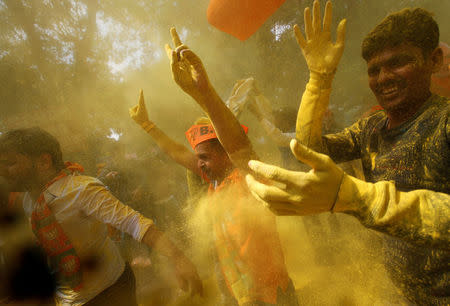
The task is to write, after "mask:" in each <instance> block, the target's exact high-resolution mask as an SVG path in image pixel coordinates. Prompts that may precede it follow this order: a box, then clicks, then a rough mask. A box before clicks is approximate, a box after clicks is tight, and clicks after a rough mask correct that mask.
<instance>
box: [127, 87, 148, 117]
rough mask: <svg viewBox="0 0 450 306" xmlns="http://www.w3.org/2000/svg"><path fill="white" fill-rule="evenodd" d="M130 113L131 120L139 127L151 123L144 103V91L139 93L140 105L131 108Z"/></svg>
mask: <svg viewBox="0 0 450 306" xmlns="http://www.w3.org/2000/svg"><path fill="white" fill-rule="evenodd" d="M129 113H130V117H131V119H133V120H134V121H135V122H136V123H137V124H139V125H142V124H144V123H146V122H149V119H148V113H147V108H146V107H145V102H144V91H143V90H142V89H141V92H140V93H139V103H138V104H137V105H135V106H133V107H132V108H130V109H129Z"/></svg>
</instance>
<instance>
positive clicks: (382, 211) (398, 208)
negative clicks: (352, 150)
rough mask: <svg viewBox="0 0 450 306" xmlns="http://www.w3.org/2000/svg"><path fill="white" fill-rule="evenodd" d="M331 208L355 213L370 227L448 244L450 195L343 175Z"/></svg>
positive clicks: (443, 245) (418, 241)
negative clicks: (397, 186)
mask: <svg viewBox="0 0 450 306" xmlns="http://www.w3.org/2000/svg"><path fill="white" fill-rule="evenodd" d="M334 211H337V212H344V213H349V214H352V215H354V216H356V217H357V218H358V219H359V220H360V221H361V223H363V224H364V225H365V226H367V227H369V228H373V229H375V230H378V231H380V232H384V233H386V234H389V235H391V236H395V237H398V238H402V239H404V240H408V241H410V242H413V243H416V244H423V245H427V246H433V247H439V248H446V249H448V248H449V247H450V222H449V221H450V195H448V194H445V193H440V192H435V191H431V190H425V189H420V190H414V191H410V192H401V191H398V190H397V189H396V187H395V183H394V182H392V181H381V182H377V183H374V184H373V183H367V182H363V181H361V180H358V179H356V178H354V177H351V176H349V175H345V177H344V179H343V181H342V184H341V187H340V191H339V194H338V199H337V202H336V206H335V208H334Z"/></svg>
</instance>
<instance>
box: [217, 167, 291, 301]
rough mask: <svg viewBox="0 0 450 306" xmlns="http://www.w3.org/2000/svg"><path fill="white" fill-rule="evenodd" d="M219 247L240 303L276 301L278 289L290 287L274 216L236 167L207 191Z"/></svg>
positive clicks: (223, 265) (226, 273)
mask: <svg viewBox="0 0 450 306" xmlns="http://www.w3.org/2000/svg"><path fill="white" fill-rule="evenodd" d="M208 195H209V198H210V206H209V208H210V211H211V212H212V216H213V226H214V236H215V244H216V250H217V254H218V257H219V261H220V263H221V267H222V272H223V274H224V276H225V280H226V282H227V285H228V287H229V289H230V291H231V292H232V293H233V295H234V297H235V298H236V299H237V300H238V302H239V304H242V303H244V302H249V301H262V302H266V303H272V304H275V303H276V300H277V290H278V287H280V288H281V289H282V290H283V291H285V290H286V289H287V286H288V283H289V276H288V273H287V270H286V265H285V261H284V256H283V251H282V248H281V243H280V240H279V237H278V232H277V229H276V222H275V216H274V215H273V214H272V213H271V212H270V211H268V210H267V209H266V208H264V207H263V206H262V205H261V204H259V203H258V202H256V199H254V198H253V197H252V196H251V194H250V192H249V190H248V188H247V185H246V183H245V181H244V177H243V176H242V174H241V173H240V172H239V170H238V169H235V170H234V171H233V172H232V173H231V174H230V175H229V176H228V177H227V178H225V179H224V181H223V182H222V183H221V184H220V185H219V186H217V187H216V189H214V187H213V185H212V184H211V185H210V187H209V192H208Z"/></svg>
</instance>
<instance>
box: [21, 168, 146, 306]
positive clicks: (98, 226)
mask: <svg viewBox="0 0 450 306" xmlns="http://www.w3.org/2000/svg"><path fill="white" fill-rule="evenodd" d="M44 197H45V200H46V202H47V205H48V206H49V208H50V209H51V210H52V212H53V214H54V215H55V218H56V220H57V221H58V222H59V223H60V224H61V226H62V228H63V230H64V232H65V234H66V235H67V236H68V237H69V239H70V241H71V242H72V244H73V246H74V248H75V251H76V252H77V254H78V256H79V257H80V259H81V262H82V263H83V260H86V259H88V260H89V259H95V262H96V264H97V265H96V266H95V267H94V268H93V269H91V270H88V269H86V268H83V264H82V266H81V268H82V271H83V288H82V290H81V291H80V292H75V291H73V290H71V289H69V288H62V287H60V288H58V290H57V292H56V301H57V304H59V305H67V304H70V305H82V304H84V303H86V302H88V301H89V300H90V299H92V298H94V297H95V296H96V295H98V294H99V293H100V292H102V291H103V290H104V289H106V288H108V287H109V286H111V285H112V284H114V282H115V281H116V280H117V279H118V278H119V277H120V275H121V274H122V272H123V270H124V267H125V263H124V261H123V259H122V257H121V256H120V253H119V250H118V248H117V247H116V245H115V244H114V242H113V241H112V240H111V239H110V238H109V237H108V231H107V227H106V224H110V225H112V226H113V227H115V228H117V229H119V230H120V231H123V232H126V233H128V234H130V235H131V236H133V238H134V239H136V240H138V241H141V240H142V238H143V236H144V234H145V233H146V231H147V230H148V228H149V227H150V226H151V225H152V224H153V221H152V220H149V219H147V218H145V217H144V216H142V215H141V214H139V213H138V212H136V211H134V210H133V209H131V208H130V207H128V206H126V205H124V204H122V203H121V202H120V201H119V200H118V199H116V198H115V197H114V196H113V195H112V194H111V193H110V192H109V191H108V190H107V189H106V188H105V186H104V185H103V184H102V183H101V182H100V181H99V180H97V179H96V178H93V177H89V176H82V175H76V174H74V175H68V176H66V177H64V178H62V179H59V180H58V181H56V182H55V183H53V184H52V185H51V186H50V187H49V188H48V189H47V190H46V191H44ZM36 204H37V203H36V202H34V201H33V200H32V199H31V197H30V195H29V194H28V193H27V194H26V195H25V197H24V201H23V206H24V210H25V213H26V215H27V216H28V217H30V216H31V213H32V211H33V206H34V205H36Z"/></svg>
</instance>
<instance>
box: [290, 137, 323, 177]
mask: <svg viewBox="0 0 450 306" xmlns="http://www.w3.org/2000/svg"><path fill="white" fill-rule="evenodd" d="M290 146H291V151H292V153H293V154H294V156H295V158H297V159H298V160H299V161H301V162H303V163H305V164H307V165H308V166H310V167H311V168H313V169H314V170H318V169H321V168H323V167H324V165H325V163H326V159H327V156H326V155H324V154H320V153H317V152H316V151H313V150H311V149H310V148H308V147H306V146H304V145H302V144H300V143H299V142H298V141H297V140H296V139H292V140H291V143H290Z"/></svg>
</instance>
